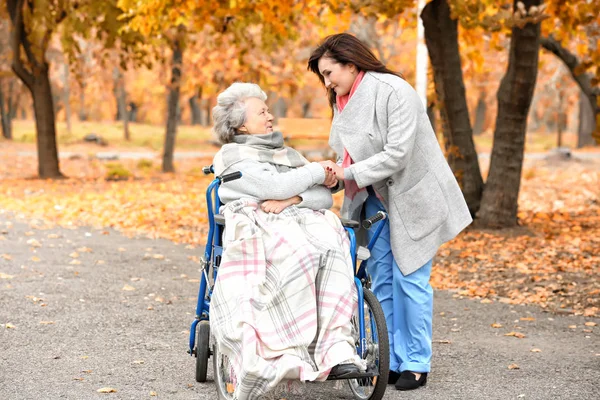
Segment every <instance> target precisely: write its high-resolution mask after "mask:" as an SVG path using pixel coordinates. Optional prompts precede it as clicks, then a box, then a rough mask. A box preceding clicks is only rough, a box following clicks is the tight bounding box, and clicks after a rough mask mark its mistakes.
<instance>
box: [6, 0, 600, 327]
mask: <svg viewBox="0 0 600 400" xmlns="http://www.w3.org/2000/svg"><path fill="white" fill-rule="evenodd" d="M423 6H424V9H423V10H421V7H423ZM599 10H600V4H599V3H598V2H595V1H587V0H576V1H570V2H547V4H543V5H542V4H541V2H540V1H523V2H520V1H519V2H507V1H500V2H498V1H491V0H487V1H467V0H433V1H429V2H425V1H421V2H417V1H408V0H401V1H368V0H330V1H324V2H319V1H304V0H295V1H288V0H282V1H268V0H257V1H252V2H250V1H234V0H231V1H228V2H205V1H189V0H187V1H186V0H152V1H145V2H140V1H133V0H118V1H116V0H109V1H102V2H97V1H59V0H48V1H39V2H25V1H22V0H8V1H7V2H6V7H4V5H3V7H2V8H0V32H1V33H0V50H1V51H0V110H1V111H2V113H1V116H2V128H3V129H2V132H3V139H1V141H0V157H1V159H0V179H1V180H0V209H2V210H4V211H6V212H10V213H13V214H15V215H19V216H23V217H25V218H28V219H29V220H30V221H31V225H32V226H33V227H34V228H35V229H42V230H43V229H45V228H47V227H50V226H52V225H55V224H58V225H61V226H65V227H72V226H81V225H83V226H91V227H94V228H95V229H98V230H102V229H105V228H107V227H113V228H116V229H118V230H120V231H122V232H123V233H125V234H129V235H134V236H135V235H144V236H148V237H151V238H159V237H162V238H168V239H170V240H173V241H176V242H182V243H187V244H189V245H200V246H201V245H203V242H204V239H205V234H206V231H207V221H206V204H205V200H204V191H205V189H206V187H207V185H208V183H209V182H210V180H211V179H212V178H211V177H206V176H204V175H203V174H202V172H201V168H202V167H203V166H204V165H207V164H210V162H211V158H212V154H214V152H215V151H216V150H217V149H218V145H217V144H216V143H215V140H214V138H213V137H212V134H211V131H210V110H211V108H212V107H213V106H214V104H215V98H216V95H217V94H218V93H219V92H220V91H222V90H223V89H225V88H226V87H227V86H228V85H229V84H231V83H232V82H235V81H252V82H256V83H259V84H260V85H261V86H262V88H263V89H264V90H265V91H266V92H267V94H268V96H269V99H268V104H269V106H270V107H271V110H272V111H273V113H274V115H275V117H276V125H277V126H278V128H279V129H281V130H282V132H283V133H284V136H285V137H286V138H287V139H288V143H289V144H290V145H293V146H294V147H297V148H298V149H300V150H301V151H303V152H304V153H305V154H306V155H307V156H308V157H309V158H311V159H322V158H327V157H331V156H332V154H331V153H330V152H329V150H328V148H327V134H328V130H329V117H330V110H329V108H328V105H327V102H326V98H325V91H324V89H323V87H322V86H321V85H320V84H319V82H318V79H317V77H316V76H314V75H311V74H310V73H309V72H308V71H307V70H306V62H307V59H308V55H309V54H310V51H311V50H312V49H313V48H314V47H315V46H316V45H317V44H318V43H319V41H320V40H321V39H322V38H323V37H324V36H326V35H328V34H332V33H338V32H343V31H348V32H351V33H353V34H355V35H357V36H358V37H359V38H361V39H363V40H364V41H365V42H366V43H368V44H369V46H370V47H371V48H372V49H373V51H374V53H375V54H376V55H377V56H378V57H379V58H380V59H381V60H382V61H384V62H385V63H386V64H387V66H388V67H389V68H391V69H393V70H396V71H398V72H400V73H402V74H403V76H404V77H405V78H406V80H407V81H408V82H410V83H411V84H413V85H415V86H419V82H418V81H419V79H420V82H426V86H425V87H424V91H422V93H424V101H425V102H426V104H427V107H428V112H429V115H430V118H431V120H432V123H433V125H434V126H435V128H436V132H437V134H438V137H439V140H440V145H441V146H442V148H443V149H444V151H445V152H446V155H447V157H448V160H449V163H450V165H451V167H452V169H453V171H454V172H455V175H456V177H457V179H458V181H459V183H460V184H461V188H462V189H463V192H464V194H465V197H466V199H467V201H468V203H469V207H470V209H471V212H472V213H473V215H474V216H476V221H475V223H474V225H473V226H472V227H470V228H468V229H467V230H466V231H465V232H463V233H462V234H461V235H460V236H459V237H458V238H456V239H455V240H453V241H452V242H450V243H448V244H446V245H445V246H444V247H443V248H442V249H441V250H440V252H439V256H438V258H437V259H436V266H435V268H434V272H433V275H432V284H433V286H434V287H435V288H437V289H453V290H456V291H457V295H460V296H470V297H474V298H476V299H478V300H480V301H481V302H484V303H486V302H506V303H510V304H527V303H535V304H538V305H540V306H541V307H543V308H545V309H547V310H549V311H553V312H560V313H572V314H582V315H585V316H588V317H597V316H599V315H600V308H599V307H600V300H599V299H600V282H599V280H598V275H599V273H600V235H599V233H600V217H599V214H600V212H599V211H600V202H599V200H598V199H599V195H600V189H599V188H600V185H599V183H600V168H599V167H600V163H599V159H598V154H599V153H600V152H599V151H598V147H597V141H598V137H599V136H598V127H599V126H600V124H599V123H598V121H599V117H598V116H599V112H598V110H599V108H600V100H598V99H599V97H598V94H599V91H600V89H599V86H598V78H599V76H600V68H599V66H600V48H599V46H598V41H599V38H600V31H599V29H600V26H599V23H600V19H599ZM421 12H422V14H421ZM419 15H422V16H423V22H424V29H422V30H421V28H419V21H420V18H419ZM425 46H426V48H427V50H428V61H429V62H428V63H427V64H423V62H422V60H423V59H422V58H420V62H419V63H417V59H419V58H418V53H419V52H421V53H420V54H423V53H422V50H423V48H424V47H425ZM419 49H420V50H419ZM424 65H425V67H424V68H423V66H424ZM419 66H420V67H421V69H419ZM423 77H425V78H426V79H423ZM420 89H423V88H420ZM65 177H66V178H68V179H63V178H65ZM38 178H43V179H38ZM340 201H341V198H340V197H339V196H336V204H335V206H334V209H335V210H339V206H340ZM2 239H3V236H2V235H0V247H1V245H2V241H1V240H2ZM9 250H10V249H4V248H2V251H0V256H1V257H2V258H3V260H10V259H11V254H10V251H9ZM31 251H32V257H31V263H33V264H34V263H36V262H39V259H40V258H39V257H38V255H35V254H33V253H35V252H36V251H37V250H36V246H35V245H32V247H31ZM197 261H198V259H197V258H196V259H194V258H193V257H192V258H191V259H190V262H197ZM0 272H1V271H0ZM585 329H589V328H585Z"/></svg>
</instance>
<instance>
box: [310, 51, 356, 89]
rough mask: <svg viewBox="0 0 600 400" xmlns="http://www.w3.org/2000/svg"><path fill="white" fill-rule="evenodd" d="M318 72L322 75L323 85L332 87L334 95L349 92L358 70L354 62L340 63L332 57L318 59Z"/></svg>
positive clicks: (328, 87)
mask: <svg viewBox="0 0 600 400" xmlns="http://www.w3.org/2000/svg"><path fill="white" fill-rule="evenodd" d="M318 65H319V73H320V74H321V75H322V76H323V80H324V81H325V87H326V88H327V89H332V90H333V91H334V92H335V94H336V95H338V96H344V95H347V94H348V93H350V90H351V89H352V85H353V84H354V80H355V79H356V76H357V75H358V71H357V69H356V67H355V66H354V64H347V65H344V64H340V63H338V62H337V61H335V60H334V59H332V58H329V57H321V59H319V64H318Z"/></svg>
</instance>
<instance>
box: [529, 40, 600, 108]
mask: <svg viewBox="0 0 600 400" xmlns="http://www.w3.org/2000/svg"><path fill="white" fill-rule="evenodd" d="M540 45H541V46H542V47H543V48H544V49H546V50H547V51H549V52H551V53H552V54H554V55H555V56H557V57H558V58H559V59H561V60H562V62H564V63H565V65H566V66H567V68H569V71H571V76H573V79H575V82H577V84H578V85H579V87H580V88H581V91H582V92H583V93H584V94H585V96H586V97H587V98H588V100H589V102H590V105H591V106H592V110H594V115H597V114H598V113H599V112H600V108H599V107H598V104H597V102H596V98H597V97H598V95H599V94H600V90H599V88H597V87H593V86H592V79H591V77H590V74H588V73H586V72H578V71H577V67H579V65H580V64H581V63H580V61H579V59H578V58H577V56H576V55H575V54H573V53H571V52H570V51H569V50H567V49H566V48H564V47H563V46H562V45H561V44H560V43H559V42H558V41H557V40H556V39H554V38H553V37H552V35H550V36H548V37H542V38H541V39H540Z"/></svg>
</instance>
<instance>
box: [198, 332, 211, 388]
mask: <svg viewBox="0 0 600 400" xmlns="http://www.w3.org/2000/svg"><path fill="white" fill-rule="evenodd" d="M196 332H197V334H196V382H206V371H207V369H208V357H210V323H209V322H208V321H200V323H198V326H197V329H196Z"/></svg>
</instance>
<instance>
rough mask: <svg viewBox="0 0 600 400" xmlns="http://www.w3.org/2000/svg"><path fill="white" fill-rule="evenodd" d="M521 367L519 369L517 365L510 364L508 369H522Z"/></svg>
mask: <svg viewBox="0 0 600 400" xmlns="http://www.w3.org/2000/svg"><path fill="white" fill-rule="evenodd" d="M520 368H521V367H519V366H518V365H517V364H510V365H509V366H508V369H520Z"/></svg>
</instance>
